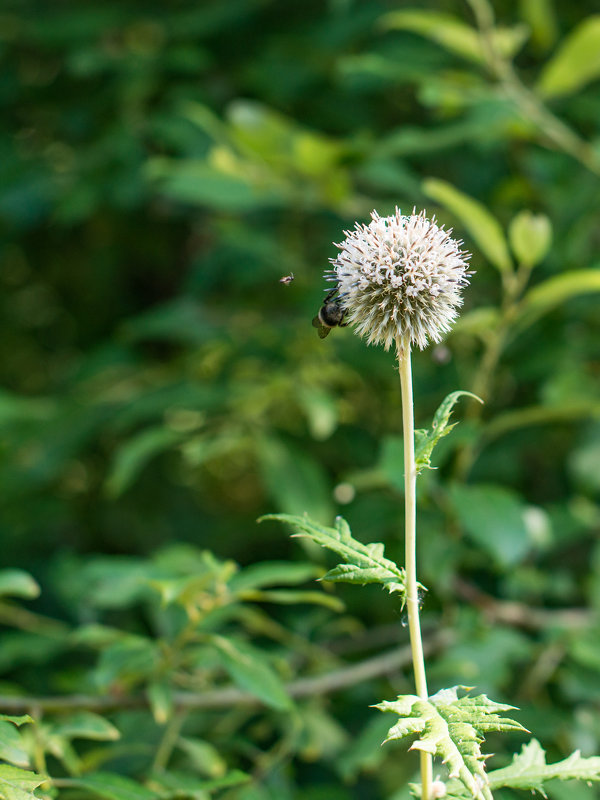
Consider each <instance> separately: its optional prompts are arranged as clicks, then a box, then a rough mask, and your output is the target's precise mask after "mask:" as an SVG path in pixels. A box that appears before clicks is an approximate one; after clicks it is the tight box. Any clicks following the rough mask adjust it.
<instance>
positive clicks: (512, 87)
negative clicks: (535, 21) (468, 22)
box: [467, 0, 600, 175]
mask: <svg viewBox="0 0 600 800" xmlns="http://www.w3.org/2000/svg"><path fill="white" fill-rule="evenodd" d="M467 3H468V4H469V6H470V7H471V9H472V11H473V14H474V16H475V19H476V22H477V26H478V28H479V31H480V35H481V41H482V44H483V45H484V56H485V58H486V61H487V65H488V68H489V70H490V72H491V74H492V75H493V76H494V77H495V78H496V80H497V81H498V83H499V84H500V86H501V87H502V89H503V90H504V92H505V93H506V95H507V97H509V98H510V99H511V100H512V102H513V103H514V104H515V106H516V107H517V108H518V109H519V110H520V112H521V113H522V114H523V116H524V117H525V119H528V120H529V121H530V122H531V123H532V124H533V125H535V126H536V128H537V129H538V130H539V131H540V132H541V133H542V134H543V135H544V136H545V137H546V139H547V140H548V141H550V142H552V144H553V145H554V146H555V147H557V148H558V149H559V150H562V151H563V152H565V153H568V154H569V155H570V156H572V157H573V158H575V159H576V160H577V161H579V162H580V163H581V164H583V166H584V167H586V168H587V169H589V170H590V172H593V173H594V174H595V175H600V159H598V156H597V154H596V152H595V150H594V148H593V147H592V146H591V145H590V144H589V142H586V141H585V139H582V138H581V137H580V136H579V135H578V134H577V133H576V132H575V131H574V130H572V129H571V128H570V127H569V126H568V125H567V124H565V123H564V122H563V121H562V120H561V119H560V118H559V117H557V116H556V115H555V114H553V113H552V111H550V109H549V108H547V106H545V105H544V103H543V102H542V100H541V99H540V98H539V97H538V96H537V95H536V94H535V92H533V91H532V90H531V89H529V88H528V87H527V86H525V85H524V84H523V83H522V81H521V79H520V78H519V76H518V74H517V72H516V70H515V68H514V66H513V64H512V62H511V61H510V60H509V59H508V58H506V57H504V56H503V55H502V54H501V53H500V52H499V51H498V47H497V46H496V42H495V40H494V29H495V21H494V9H493V6H492V4H491V3H489V2H488V0H467Z"/></svg>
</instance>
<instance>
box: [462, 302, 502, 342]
mask: <svg viewBox="0 0 600 800" xmlns="http://www.w3.org/2000/svg"><path fill="white" fill-rule="evenodd" d="M499 323H500V311H499V310H498V309H497V308H494V307H493V306H484V307H483V308H474V309H472V310H471V311H467V312H466V313H465V314H461V316H460V317H459V318H458V319H457V320H456V324H455V325H454V328H453V332H454V333H462V334H465V335H467V336H478V337H479V338H480V339H481V340H482V341H484V342H485V341H487V340H488V338H489V336H490V333H493V331H494V330H495V329H496V328H497V327H498V324H499Z"/></svg>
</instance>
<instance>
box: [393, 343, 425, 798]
mask: <svg viewBox="0 0 600 800" xmlns="http://www.w3.org/2000/svg"><path fill="white" fill-rule="evenodd" d="M396 347H397V350H398V370H399V373H400V389H401V392H402V430H403V434H404V560H405V569H406V611H407V614H408V630H409V633H410V649H411V652H412V662H413V670H414V673H415V686H416V689H417V694H418V695H419V697H422V698H423V699H426V698H427V697H428V694H427V679H426V677H425V659H424V657H423V641H422V639H421V623H420V622H419V584H418V582H417V498H416V491H417V468H416V463H415V423H414V414H413V393H412V371H411V366H410V342H407V341H402V340H401V339H399V338H398V339H397V340H396ZM420 757H421V798H422V800H429V798H430V794H431V782H432V777H433V760H432V757H431V756H430V755H429V753H423V752H421V754H420Z"/></svg>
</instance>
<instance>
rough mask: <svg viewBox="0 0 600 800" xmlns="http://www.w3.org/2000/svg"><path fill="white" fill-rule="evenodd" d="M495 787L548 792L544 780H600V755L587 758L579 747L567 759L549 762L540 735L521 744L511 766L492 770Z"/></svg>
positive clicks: (493, 785)
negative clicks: (545, 790) (538, 739)
mask: <svg viewBox="0 0 600 800" xmlns="http://www.w3.org/2000/svg"><path fill="white" fill-rule="evenodd" d="M488 777H489V782H490V788H491V789H500V788H502V787H503V786H506V787H510V788H514V789H528V790H530V791H534V792H540V793H541V794H544V783H545V782H546V781H550V780H554V779H557V780H561V781H571V780H579V781H600V757H598V756H593V757H592V758H583V757H582V756H581V754H580V752H579V750H576V751H575V752H574V753H571V755H570V756H568V757H567V758H565V759H563V761H556V762H555V763H554V764H546V753H545V751H544V750H543V749H542V746H541V745H540V743H539V742H538V741H537V740H536V739H532V740H531V741H530V742H528V743H527V744H524V745H523V747H522V748H521V752H520V753H517V754H516V755H515V756H514V757H513V760H512V763H510V764H509V765H508V766H507V767H503V768H502V769H495V770H493V771H492V772H490V773H489V776H488Z"/></svg>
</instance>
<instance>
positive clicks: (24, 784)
mask: <svg viewBox="0 0 600 800" xmlns="http://www.w3.org/2000/svg"><path fill="white" fill-rule="evenodd" d="M45 780H46V777H45V776H44V775H37V774H36V773H35V772H29V770H25V769H19V767H11V766H8V765H7V764H2V765H0V797H2V798H4V800H38V798H37V797H36V796H35V794H34V793H33V792H34V790H35V789H37V787H38V786H39V785H40V784H41V783H43V782H44V781H45Z"/></svg>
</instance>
